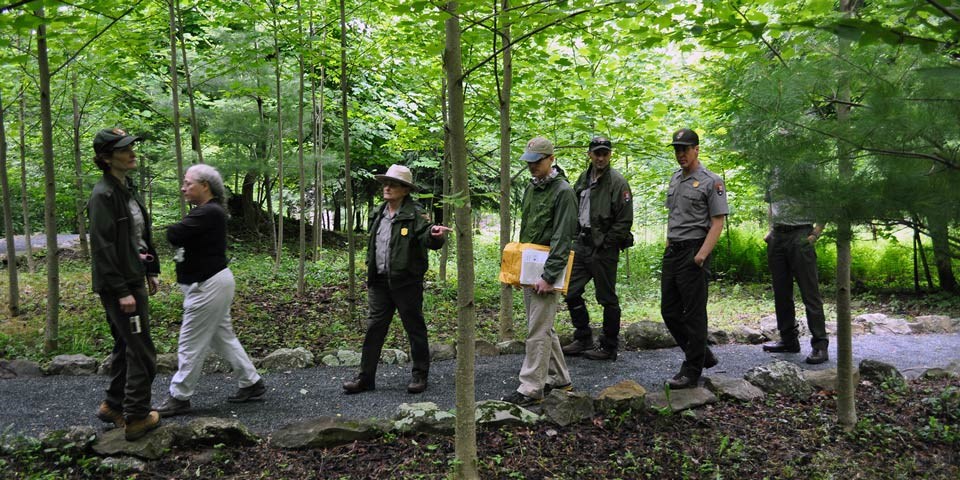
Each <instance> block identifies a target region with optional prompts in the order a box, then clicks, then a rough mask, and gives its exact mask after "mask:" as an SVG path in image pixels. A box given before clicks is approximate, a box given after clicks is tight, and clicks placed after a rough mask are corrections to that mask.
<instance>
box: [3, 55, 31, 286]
mask: <svg viewBox="0 0 960 480" xmlns="http://www.w3.org/2000/svg"><path fill="white" fill-rule="evenodd" d="M18 42H19V40H18ZM26 113H27V92H26V91H25V90H24V88H23V84H22V83H21V84H20V118H19V120H20V126H19V134H20V149H19V150H20V209H21V210H23V237H24V238H23V241H24V243H25V244H26V246H27V252H26V255H27V270H28V271H29V272H30V273H33V272H36V271H37V265H36V262H35V261H34V260H33V227H31V226H30V203H29V201H28V198H29V195H27V128H26V126H25V125H26V124H25V122H26V116H27V115H26ZM7 198H9V197H7Z"/></svg>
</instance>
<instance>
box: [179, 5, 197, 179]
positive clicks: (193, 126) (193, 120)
mask: <svg viewBox="0 0 960 480" xmlns="http://www.w3.org/2000/svg"><path fill="white" fill-rule="evenodd" d="M174 1H175V2H176V12H177V32H178V33H179V37H180V38H179V41H180V53H181V54H182V55H183V79H184V80H185V81H186V82H187V102H188V104H189V105H190V148H192V149H193V151H194V152H196V154H197V162H199V163H203V148H201V145H200V122H199V120H197V107H196V105H195V102H194V92H193V81H192V80H191V79H190V63H189V62H188V61H187V42H186V41H185V40H186V39H185V38H184V34H183V11H181V10H180V0H174Z"/></svg>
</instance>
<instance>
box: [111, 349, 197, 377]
mask: <svg viewBox="0 0 960 480" xmlns="http://www.w3.org/2000/svg"><path fill="white" fill-rule="evenodd" d="M211 356H212V355H211ZM209 359H210V357H207V361H209ZM111 361H112V359H111ZM204 366H206V364H204ZM177 368H179V359H178V358H177V354H176V353H160V354H157V373H159V374H170V373H176V371H177Z"/></svg>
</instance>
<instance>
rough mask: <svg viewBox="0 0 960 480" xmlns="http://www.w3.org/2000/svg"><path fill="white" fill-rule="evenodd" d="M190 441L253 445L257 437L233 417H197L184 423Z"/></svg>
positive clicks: (212, 443)
mask: <svg viewBox="0 0 960 480" xmlns="http://www.w3.org/2000/svg"><path fill="white" fill-rule="evenodd" d="M186 430H187V432H186V433H188V434H189V436H190V438H189V441H190V442H191V443H199V444H203V445H216V444H218V443H223V444H226V445H253V444H255V443H257V441H258V440H259V438H258V437H257V436H256V435H254V434H253V433H250V430H249V429H247V427H246V426H244V425H243V424H242V423H240V421H239V420H237V419H235V418H217V417H199V418H195V419H193V420H190V422H188V423H187V425H186Z"/></svg>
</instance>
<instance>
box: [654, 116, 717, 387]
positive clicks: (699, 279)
mask: <svg viewBox="0 0 960 480" xmlns="http://www.w3.org/2000/svg"><path fill="white" fill-rule="evenodd" d="M671 145H673V151H674V155H675V156H676V159H677V163H678V164H679V165H680V169H678V170H677V171H676V172H674V174H673V176H672V177H671V178H670V186H669V189H668V192H667V202H666V204H667V208H668V209H669V210H670V214H669V217H668V220H667V248H666V250H665V251H664V254H663V272H662V276H661V285H660V313H661V315H663V322H664V323H665V324H666V326H667V329H668V330H669V331H670V334H671V335H672V336H673V338H674V340H676V342H677V345H679V346H680V348H681V349H682V350H683V353H684V361H683V365H682V366H681V367H680V371H679V372H678V373H677V374H676V375H674V376H673V378H671V379H670V380H668V381H667V385H669V386H670V388H673V389H682V388H693V387H696V386H697V385H698V384H699V382H700V375H701V374H702V372H703V369H704V368H711V367H713V366H715V365H716V364H717V359H716V357H715V356H714V355H713V352H711V351H710V348H709V347H707V285H708V283H709V280H710V258H711V257H710V254H711V252H713V247H714V246H715V245H716V244H717V239H719V238H720V233H721V232H722V231H723V220H724V217H725V216H726V215H727V214H728V213H729V209H728V207H727V193H726V191H725V190H724V185H723V180H722V179H721V178H720V177H718V176H717V175H716V174H715V173H713V172H711V171H710V170H707V169H706V168H705V167H704V166H703V165H701V164H700V137H699V136H697V133H696V132H694V131H693V130H690V129H688V128H682V129H680V130H677V131H676V132H675V133H674V134H673V141H672V143H671Z"/></svg>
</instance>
